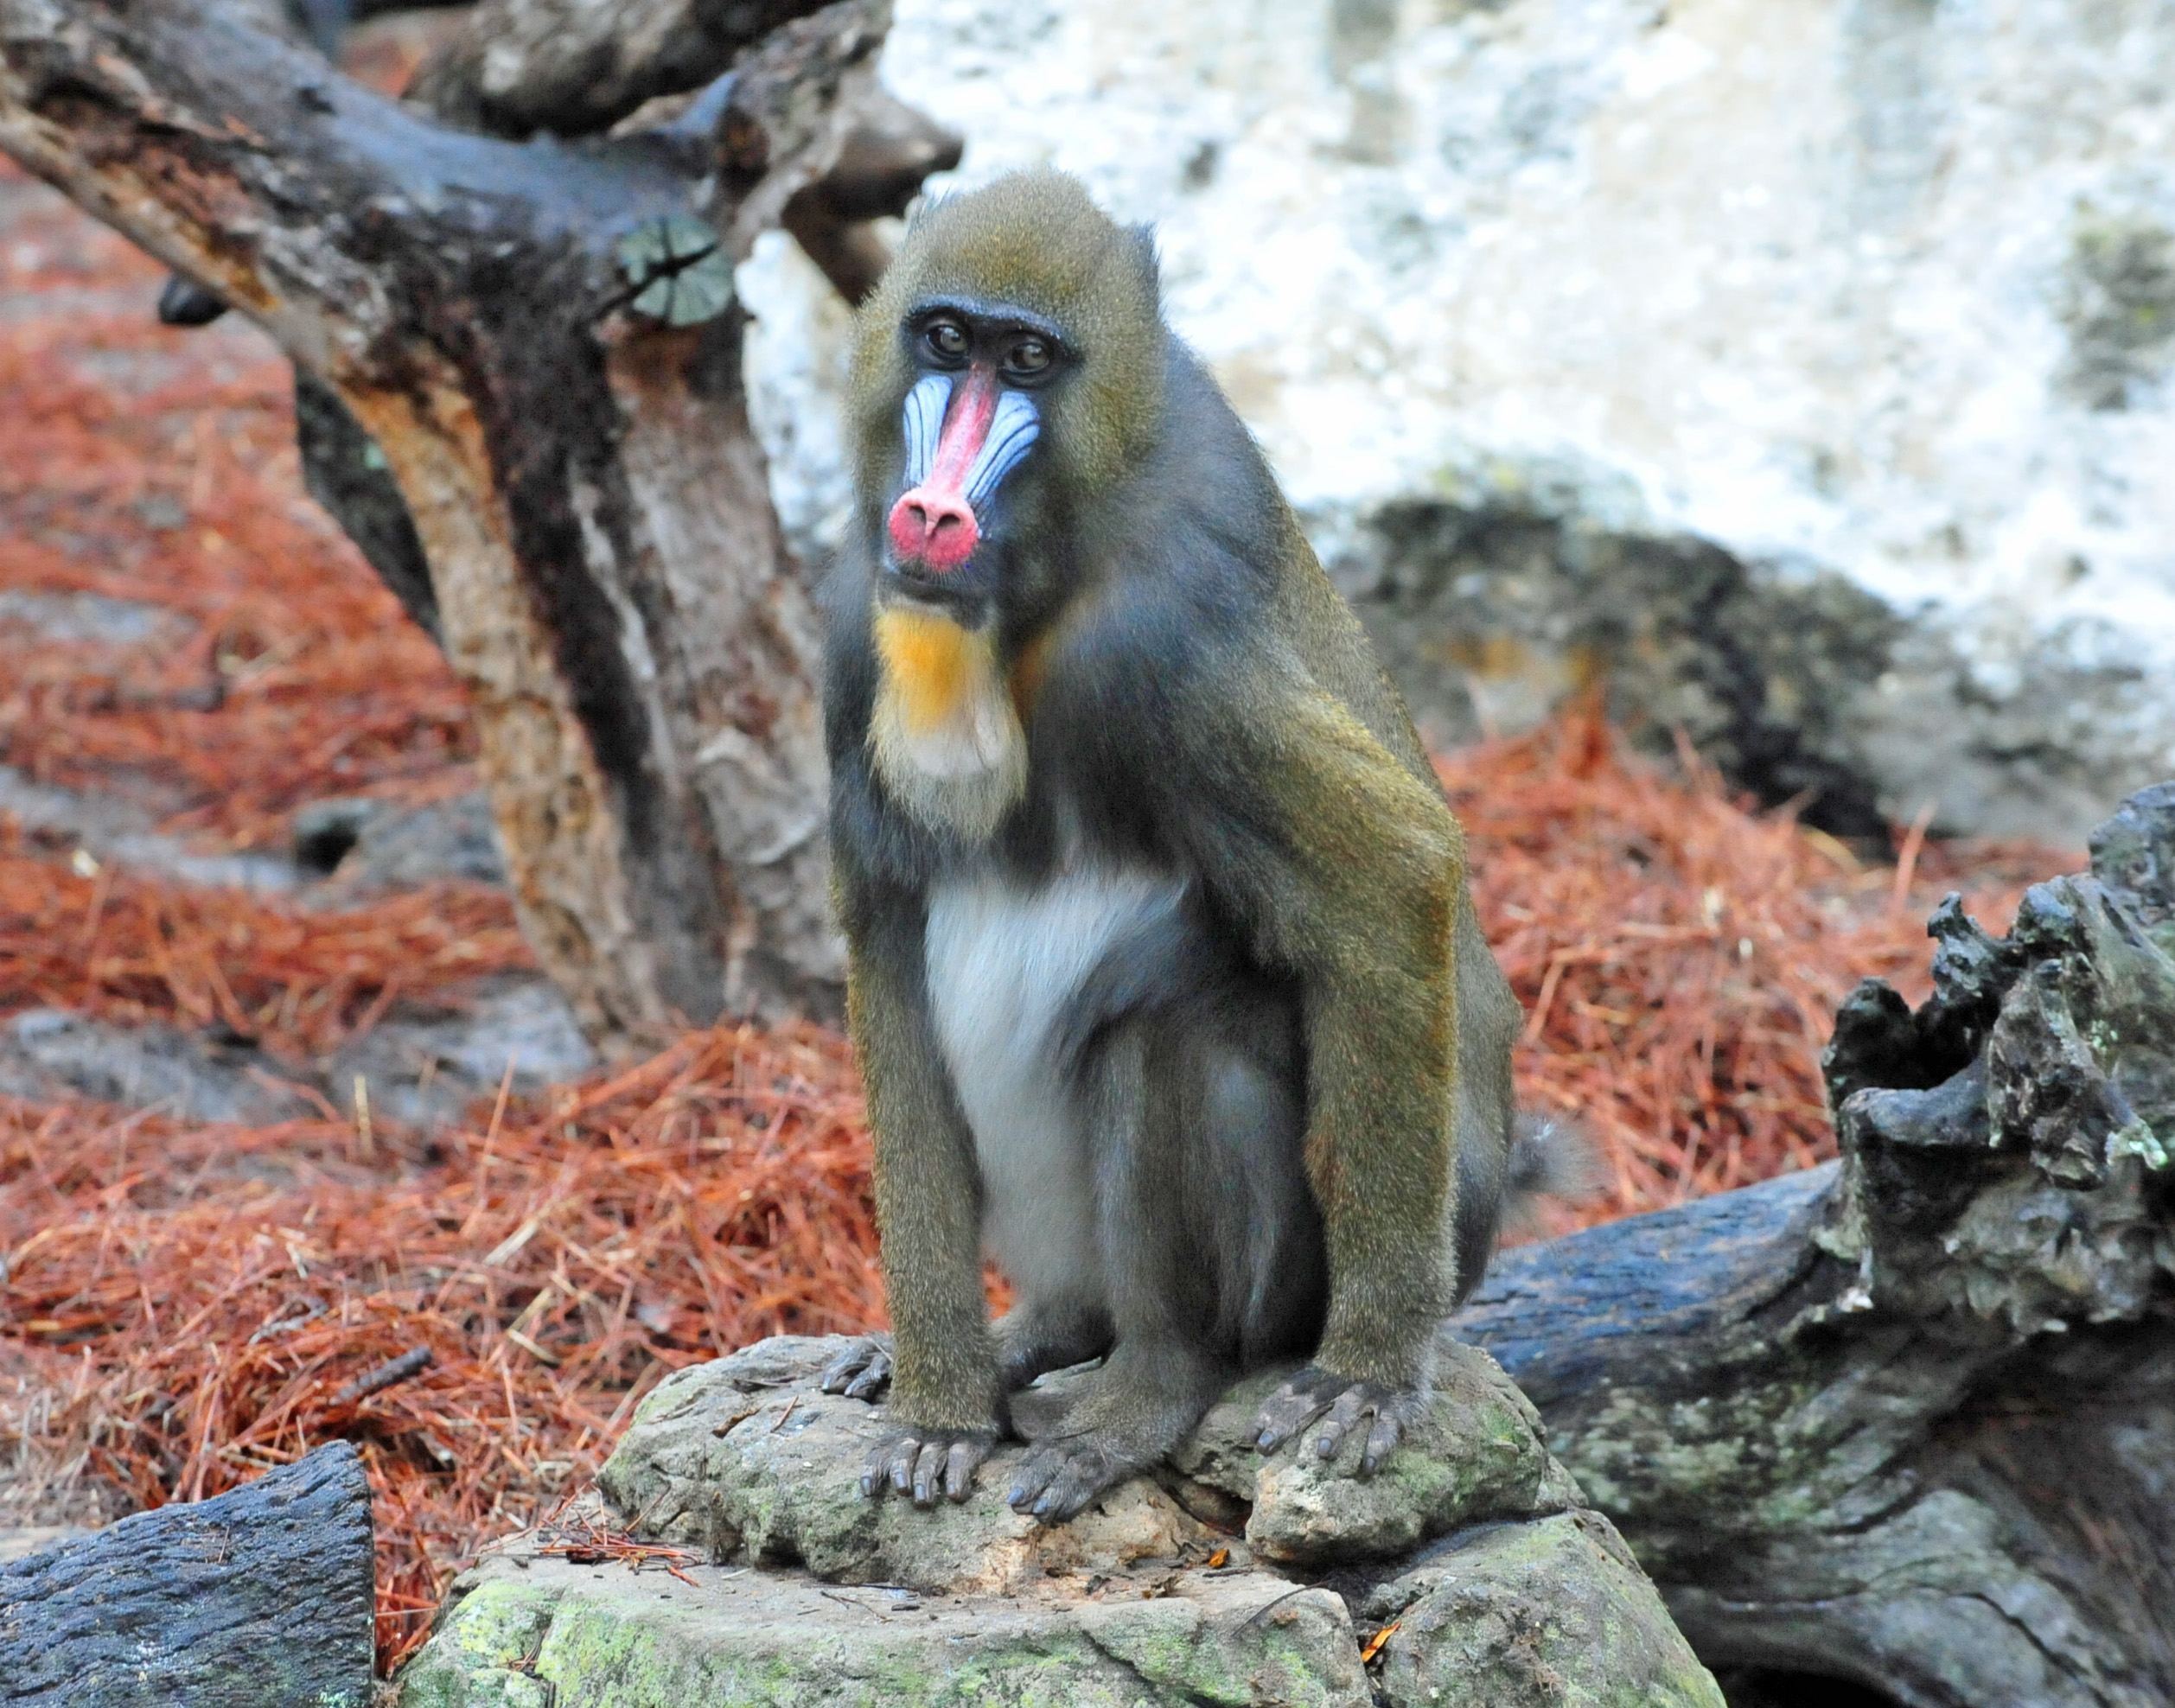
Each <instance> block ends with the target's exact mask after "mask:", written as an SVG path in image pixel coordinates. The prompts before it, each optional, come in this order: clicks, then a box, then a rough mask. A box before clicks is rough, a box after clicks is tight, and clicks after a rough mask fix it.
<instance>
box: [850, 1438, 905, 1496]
mask: <svg viewBox="0 0 2175 1708" xmlns="http://www.w3.org/2000/svg"><path fill="white" fill-rule="evenodd" d="M911 1445H912V1443H911V1442H910V1441H906V1440H904V1439H903V1438H902V1437H897V1436H886V1437H884V1438H883V1440H882V1441H879V1442H877V1444H876V1445H875V1446H873V1447H871V1449H869V1456H868V1459H867V1461H866V1462H865V1463H864V1464H863V1465H862V1467H861V1493H862V1494H864V1495H866V1496H867V1497H868V1498H869V1499H870V1500H874V1499H875V1498H876V1497H877V1495H879V1494H882V1493H883V1485H884V1484H885V1483H887V1482H892V1481H893V1476H892V1469H891V1467H892V1461H893V1460H895V1459H896V1457H897V1456H898V1450H899V1449H900V1448H901V1447H903V1446H911Z"/></svg>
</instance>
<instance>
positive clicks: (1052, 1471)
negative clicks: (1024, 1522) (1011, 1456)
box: [1005, 1447, 1063, 1513]
mask: <svg viewBox="0 0 2175 1708" xmlns="http://www.w3.org/2000/svg"><path fill="white" fill-rule="evenodd" d="M1062 1463H1063V1459H1062V1456H1060V1455H1059V1454H1057V1453H1056V1451H1055V1450H1052V1449H1050V1448H1048V1447H1038V1448H1036V1450H1034V1451H1033V1452H1032V1453H1030V1454H1029V1455H1028V1456H1027V1457H1026V1458H1025V1459H1024V1460H1022V1461H1021V1462H1020V1467H1019V1469H1018V1470H1017V1471H1016V1472H1015V1473H1013V1475H1012V1486H1011V1489H1010V1490H1009V1491H1007V1493H1006V1494H1005V1504H1006V1505H1007V1506H1009V1507H1014V1508H1015V1509H1017V1511H1020V1512H1023V1513H1024V1512H1025V1511H1026V1510H1027V1509H1028V1507H1030V1506H1032V1505H1033V1504H1034V1502H1035V1498H1036V1496H1037V1495H1038V1494H1041V1493H1042V1492H1043V1489H1045V1488H1049V1480H1050V1478H1052V1477H1053V1476H1055V1475H1056V1474H1057V1469H1058V1467H1059V1466H1060V1465H1061V1464H1062Z"/></svg>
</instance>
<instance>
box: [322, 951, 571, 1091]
mask: <svg viewBox="0 0 2175 1708" xmlns="http://www.w3.org/2000/svg"><path fill="white" fill-rule="evenodd" d="M458 994H459V995H460V996H462V997H464V998H465V1000H463V1001H462V1002H461V1003H460V1004H459V1005H458V1006H456V1007H445V1008H439V1009H437V1010H422V1009H418V1008H416V1007H412V1006H409V1005H407V1004H398V1003H396V1004H394V1005H393V1007H392V1010H390V1011H389V1012H388V1013H387V1014H386V1017H385V1018H384V1019H383V1020H380V1022H379V1023H377V1024H376V1025H375V1026H373V1027H372V1028H371V1029H370V1030H369V1031H367V1032H366V1033H364V1034H363V1035H362V1036H360V1038H357V1039H354V1041H353V1042H349V1043H348V1045H347V1046H345V1047H344V1048H342V1049H341V1050H340V1051H339V1053H338V1054H337V1055H334V1056H333V1058H332V1059H331V1060H330V1061H328V1062H326V1063H324V1064H323V1068H322V1071H323V1076H324V1079H325V1081H326V1084H327V1086H328V1088H329V1090H330V1091H331V1093H332V1094H333V1100H334V1102H335V1104H337V1105H339V1106H341V1107H343V1108H344V1107H346V1106H348V1105H349V1104H350V1103H351V1102H352V1100H353V1098H354V1082H355V1079H356V1076H357V1075H360V1076H361V1077H362V1078H363V1079H365V1080H367V1081H368V1083H369V1087H370V1106H371V1108H372V1109H373V1111H375V1112H377V1114H378V1115H379V1116H380V1118H382V1119H385V1120H388V1121H393V1122H397V1123H399V1124H401V1125H407V1126H431V1125H437V1124H438V1123H440V1122H444V1121H451V1120H457V1119H458V1118H460V1117H461V1116H462V1113H463V1112H465V1111H466V1110H467V1109H468V1107H469V1105H470V1104H471V1103H473V1102H475V1100H476V1099H478V1098H488V1097H490V1096H492V1095H494V1093H496V1092H497V1090H498V1088H499V1084H500V1081H501V1080H504V1079H505V1078H506V1077H507V1073H508V1070H509V1069H510V1070H511V1073H512V1080H511V1086H512V1089H513V1091H515V1092H517V1093H524V1094H526V1093H531V1092H536V1091H541V1090H542V1089H544V1088H545V1087H547V1086H555V1085H562V1084H564V1083H565V1082H566V1081H568V1080H578V1079H579V1078H581V1076H582V1075H583V1074H586V1073H588V1072H589V1071H590V1068H594V1067H596V1061H597V1057H596V1051H595V1050H594V1049H593V1048H590V1043H589V1041H588V1040H587V1039H586V1038H584V1036H582V1029H581V1028H580V1027H579V1026H578V1025H577V1024H576V1023H575V1020H574V1010H573V1009H572V1007H571V1005H569V1004H568V1003H567V1000H566V998H565V997H564V996H562V995H561V994H560V993H559V991H558V988H557V987H556V986H555V985H552V983H551V982H550V981H549V980H548V979H545V978H541V977H539V976H538V975H536V974H533V973H529V974H516V975H510V976H507V977H504V978H487V979H482V980H479V981H478V982H477V983H476V984H475V985H474V986H473V987H471V988H469V990H467V991H463V992H461V993H458Z"/></svg>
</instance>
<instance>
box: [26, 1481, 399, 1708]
mask: <svg viewBox="0 0 2175 1708" xmlns="http://www.w3.org/2000/svg"><path fill="white" fill-rule="evenodd" d="M372 1570H373V1562H372V1543H371V1530H370V1484H369V1482H368V1481H367V1479H366V1478H365V1477H364V1475H363V1473H362V1462H361V1461H360V1459H359V1458H357V1457H356V1456H355V1450H354V1448H353V1447H351V1446H349V1445H348V1444H347V1443H346V1442H344V1441H343V1442H335V1443H334V1444H332V1445H330V1446H328V1447H321V1448H319V1449H318V1450H316V1452H314V1453H312V1454H310V1455H309V1456H308V1457H306V1458H304V1459H303V1460H302V1461H300V1462H299V1463H296V1464H292V1465H288V1466H285V1467H283V1468H282V1469H278V1470H276V1471H271V1472H269V1473H267V1474H266V1475H264V1476H262V1477H260V1478H258V1480H257V1481H256V1482H252V1483H249V1484H246V1485H245V1486H244V1487H242V1488H237V1489H235V1490H233V1492H232V1493H230V1494H221V1495H219V1496H217V1497H216V1498H215V1499H213V1500H209V1501H198V1502H196V1503H195V1504H194V1505H188V1506H171V1507H160V1508H158V1510H157V1511H156V1512H149V1513H139V1514H136V1515H135V1516H134V1517H132V1518H124V1519H123V1520H120V1521H119V1522H118V1523H117V1524H115V1525H113V1526H112V1527H111V1528H109V1529H105V1530H102V1531H99V1532H98V1533H96V1534H94V1535H92V1536H87V1537H85V1538H84V1539H81V1540H80V1541H74V1542H66V1543H63V1544H61V1545H59V1546H57V1547H53V1548H48V1549H47V1550H46V1551H45V1552H41V1553H35V1554H32V1555H31V1556H29V1558H27V1559H22V1560H16V1561H15V1562H13V1563H11V1564H9V1565H0V1702H7V1703H10V1704H20V1705H22V1708H135V1705H138V1704H141V1705H144V1708H153V1705H156V1708H170V1705H175V1704H186V1705H187V1708H298V1705H301V1704H305V1703H306V1704H309V1705H313V1708H367V1704H368V1703H369V1702H370V1701H371V1699H372V1697H371V1692H372V1689H373V1686H372V1684H371V1678H372V1667H373V1662H374V1657H375V1654H376V1642H375V1639H374V1635H373V1622H372V1621H373V1590H372V1584H371V1579H372Z"/></svg>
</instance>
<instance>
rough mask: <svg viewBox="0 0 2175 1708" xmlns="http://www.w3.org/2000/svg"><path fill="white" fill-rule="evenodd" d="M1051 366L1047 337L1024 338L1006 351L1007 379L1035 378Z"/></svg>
mask: <svg viewBox="0 0 2175 1708" xmlns="http://www.w3.org/2000/svg"><path fill="white" fill-rule="evenodd" d="M1048 370H1049V341H1047V340H1045V339H1041V338H1023V339H1021V340H1020V341H1018V342H1017V344H1015V345H1013V346H1012V347H1011V349H1009V350H1007V351H1005V378H1006V379H1035V378H1036V377H1038V376H1039V375H1041V374H1043V373H1046V372H1047V371H1048Z"/></svg>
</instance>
